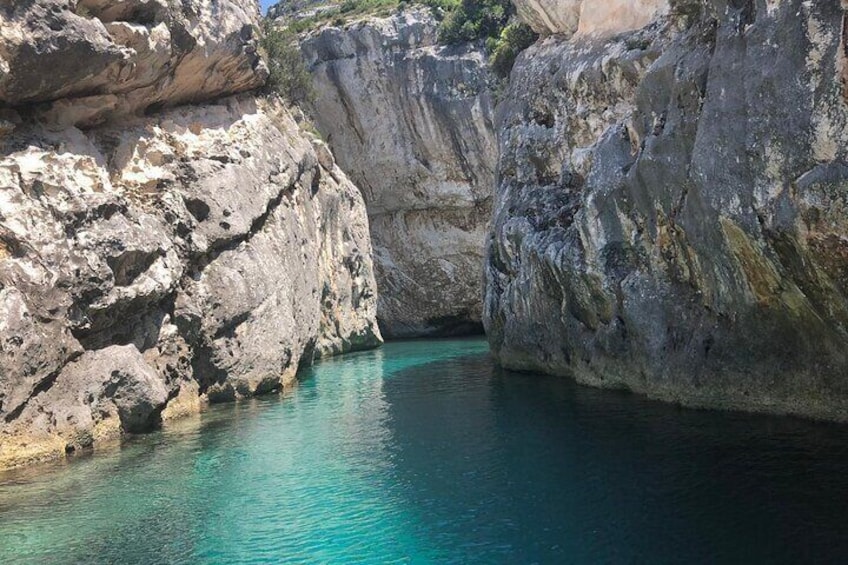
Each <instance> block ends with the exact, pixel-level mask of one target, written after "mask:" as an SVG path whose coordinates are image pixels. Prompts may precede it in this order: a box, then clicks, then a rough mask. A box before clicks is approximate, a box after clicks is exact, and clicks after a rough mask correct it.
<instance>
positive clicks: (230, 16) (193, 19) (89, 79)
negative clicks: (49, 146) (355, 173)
mask: <svg viewBox="0 0 848 565" xmlns="http://www.w3.org/2000/svg"><path fill="white" fill-rule="evenodd" d="M258 19H259V12H258V6H257V4H256V2H255V1H254V0H220V1H216V2H206V1H201V0H182V1H180V2H172V1H169V0H127V1H122V2H113V1H111V0H33V1H28V2H4V3H3V4H2V5H0V105H5V106H20V105H27V106H28V111H29V112H34V113H37V114H38V117H39V119H41V120H43V121H46V122H47V123H49V124H51V125H53V126H54V127H55V128H62V127H66V126H69V125H79V126H89V127H90V126H92V125H96V124H100V123H103V122H106V121H108V120H110V119H114V118H116V117H119V116H121V115H125V114H129V113H143V112H145V111H146V112H153V111H155V110H157V109H159V108H161V107H162V106H165V105H176V104H180V103H185V102H196V101H200V100H209V99H212V98H215V97H219V96H223V95H228V94H233V93H236V92H243V91H246V90H251V89H254V88H256V87H258V86H261V85H262V83H263V82H264V80H265V78H266V77H267V72H268V71H267V68H266V67H265V65H264V63H262V61H261V60H260V58H259V55H258V53H257V50H256V46H257V38H256V37H255V30H256V29H257V24H258ZM36 103H39V104H38V105H36Z"/></svg>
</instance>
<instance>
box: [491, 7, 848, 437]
mask: <svg viewBox="0 0 848 565" xmlns="http://www.w3.org/2000/svg"><path fill="white" fill-rule="evenodd" d="M670 14H671V15H670V16H668V17H659V18H654V21H653V23H651V24H650V25H649V26H648V27H646V28H644V29H640V30H637V31H634V32H629V33H623V34H619V35H617V36H615V37H611V38H605V36H595V37H592V36H589V35H580V34H578V35H576V36H574V37H572V38H570V39H567V38H565V37H561V38H557V37H551V38H548V39H545V40H542V41H540V42H539V43H537V45H536V46H534V47H532V48H531V49H530V50H528V51H527V52H525V54H524V55H522V56H521V57H520V59H519V61H518V63H517V65H516V67H515V70H514V71H513V75H512V80H511V85H512V86H511V88H510V92H509V93H508V94H507V95H506V100H507V101H506V102H505V103H504V104H503V106H502V107H501V108H500V111H499V136H500V153H501V156H500V163H499V187H498V191H497V197H496V204H495V220H494V225H493V232H492V237H491V242H490V246H489V253H488V264H487V269H486V271H487V274H486V278H487V293H486V310H485V320H486V325H487V329H488V332H489V337H490V340H491V343H492V347H493V350H494V352H495V355H496V356H497V358H498V359H499V360H500V362H501V363H502V364H503V365H505V366H507V367H510V368H515V369H533V370H542V371H547V372H551V373H558V374H567V375H571V376H574V377H575V378H577V379H578V380H580V381H581V382H585V383H589V384H594V385H598V386H606V387H624V388H628V389H631V390H634V391H638V392H642V393H645V394H648V395H651V396H654V397H657V398H662V399H666V400H671V401H675V402H680V403H683V404H687V405H695V406H708V407H721V408H742V409H749V410H758V411H768V412H777V413H792V414H799V415H805V416H813V417H820V418H829V419H837V420H848V379H846V378H845V373H846V369H848V302H847V301H846V298H847V297H848V279H846V274H847V273H848V248H846V243H845V242H846V236H848V232H846V227H848V225H846V222H845V218H844V206H845V201H846V195H848V183H846V179H848V174H846V172H848V143H846V142H848V128H846V126H848V105H846V87H845V75H844V69H845V68H846V55H845V53H846V51H845V44H844V35H843V30H844V26H845V23H846V21H848V17H846V13H845V9H844V8H843V7H842V6H841V5H840V2H838V1H837V0H828V1H823V2H804V1H801V0H783V1H782V2H756V3H754V2H725V1H723V0H712V1H709V2H697V1H689V0H686V1H677V2H672V5H671V7H670ZM650 15H651V17H653V15H654V12H651V14H650Z"/></svg>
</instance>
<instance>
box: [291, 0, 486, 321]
mask: <svg viewBox="0 0 848 565" xmlns="http://www.w3.org/2000/svg"><path fill="white" fill-rule="evenodd" d="M301 49H302V52H303V54H304V56H305V59H306V61H307V64H308V66H309V68H310V70H311V72H312V76H313V79H314V85H315V89H316V91H317V99H316V100H315V104H314V106H315V107H314V115H315V119H316V125H317V127H318V129H319V130H320V131H321V133H322V134H323V135H324V137H325V138H326V139H327V141H328V143H329V145H330V146H331V147H332V149H333V152H334V154H335V155H336V158H337V159H338V161H339V164H340V165H341V167H342V168H343V169H344V170H345V172H347V173H348V174H349V175H350V176H351V178H352V179H353V180H354V181H355V182H356V184H357V186H359V188H360V189H361V190H362V193H363V195H364V197H365V202H366V206H367V208H368V215H369V218H370V222H371V234H372V241H373V245H374V251H375V264H376V269H377V284H378V287H379V289H380V297H379V306H378V317H379V320H380V326H381V328H382V329H383V332H384V334H385V335H386V336H387V337H392V338H397V337H411V336H426V335H449V334H458V333H467V332H474V331H479V330H480V329H481V326H480V321H481V312H482V300H481V295H482V293H481V285H482V282H481V281H482V265H483V242H484V240H485V234H486V229H487V228H486V226H487V223H488V220H489V218H490V214H491V194H492V187H493V185H494V169H495V163H496V142H495V138H494V129H493V122H492V93H491V91H490V81H491V77H490V75H489V73H488V67H487V63H486V61H485V56H484V54H483V51H482V49H481V48H479V47H475V46H465V47H453V48H444V47H439V46H437V45H436V22H435V21H434V20H433V18H432V16H430V14H429V11H427V10H420V9H415V10H408V11H406V12H404V13H402V14H398V15H395V16H393V17H391V18H385V19H372V20H366V21H362V22H357V23H353V24H351V25H349V26H347V27H345V28H343V29H340V28H335V27H330V28H325V29H323V30H321V31H319V32H317V33H316V34H314V35H311V36H309V37H307V38H306V39H304V40H303V41H302V43H301Z"/></svg>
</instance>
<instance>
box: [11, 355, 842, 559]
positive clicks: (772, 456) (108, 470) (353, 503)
mask: <svg viewBox="0 0 848 565" xmlns="http://www.w3.org/2000/svg"><path fill="white" fill-rule="evenodd" d="M846 501H848V428H846V427H841V426H833V425H824V424H815V423H809V422H804V421H799V420H793V419H782V418H768V417H760V416H750V415H741V414H726V413H713V412H700V411H690V410H681V409H677V408H674V407H670V406H666V405H662V404H658V403H653V402H650V401H647V400H644V399H641V398H639V397H636V396H633V395H628V394H624V393H616V392H608V391H597V390H593V389H588V388H583V387H580V386H577V385H575V384H573V383H570V382H568V381H566V380H562V379H555V378H547V377H540V376H534V375H516V374H509V373H504V372H500V371H498V370H497V369H495V367H494V366H493V365H492V363H491V361H490V360H489V357H488V355H487V353H486V346H485V344H484V342H483V341H481V340H451V341H424V342H416V343H412V342H409V343H394V344H389V345H388V346H386V347H385V348H384V349H382V350H379V351H375V352H368V353H360V354H355V355H352V356H347V357H344V358H341V359H337V360H331V361H327V362H324V363H321V364H320V365H318V366H316V367H314V368H313V369H310V370H309V371H307V372H306V373H305V374H304V375H303V382H302V384H301V386H299V387H298V388H297V389H296V390H294V391H293V392H291V393H290V394H287V395H286V396H285V397H268V398H264V399H258V400H254V401H250V402H244V403H241V404H236V405H221V406H215V407H213V408H211V409H210V410H209V411H208V412H206V413H204V414H203V415H202V416H201V417H199V418H196V419H191V420H188V421H184V422H181V423H179V424H178V425H176V426H173V427H171V428H170V429H168V430H165V431H162V432H158V433H155V434H152V435H149V436H145V437H141V438H138V439H136V440H134V441H132V442H130V443H129V444H128V445H126V446H125V447H123V448H122V449H120V450H112V451H109V452H106V453H101V454H96V455H94V456H91V457H86V458H81V459H77V460H74V461H72V462H70V463H67V464H57V465H54V466H52V467H50V468H48V469H45V468H40V469H38V470H28V471H25V472H17V473H12V474H7V475H0V563H3V564H8V563H37V564H49V563H85V564H97V563H122V564H124V563H126V564H130V563H144V564H151V563H356V562H362V563H666V562H677V563H693V562H695V563H698V562H701V563H715V562H733V563H757V562H766V563H780V562H785V563H792V562H795V563H797V562H819V563H822V562H830V563H838V562H843V563H844V562H846V561H848V520H846V519H845V515H844V514H845V511H844V508H845V503H846Z"/></svg>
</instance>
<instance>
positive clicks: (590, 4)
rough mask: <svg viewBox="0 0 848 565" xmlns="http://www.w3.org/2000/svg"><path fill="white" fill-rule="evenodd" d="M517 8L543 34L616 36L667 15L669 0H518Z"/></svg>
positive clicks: (522, 17) (515, 1) (526, 20)
mask: <svg viewBox="0 0 848 565" xmlns="http://www.w3.org/2000/svg"><path fill="white" fill-rule="evenodd" d="M514 4H515V8H516V11H517V12H518V14H519V16H520V17H521V19H522V20H524V21H525V22H526V23H527V24H528V25H529V26H530V27H532V28H533V31H535V32H536V33H539V34H541V35H551V34H558V35H563V36H571V35H573V34H575V33H576V34H581V35H613V34H616V33H622V32H626V31H632V30H636V29H639V28H641V27H644V26H645V25H647V24H649V23H650V22H651V21H652V20H653V19H654V18H656V17H657V16H660V15H665V14H666V13H667V12H668V10H669V0H514Z"/></svg>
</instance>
